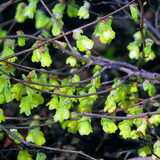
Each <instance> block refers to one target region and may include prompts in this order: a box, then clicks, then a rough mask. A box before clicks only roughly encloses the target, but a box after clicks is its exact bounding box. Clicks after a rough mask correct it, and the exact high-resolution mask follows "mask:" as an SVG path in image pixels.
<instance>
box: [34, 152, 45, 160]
mask: <svg viewBox="0 0 160 160" xmlns="http://www.w3.org/2000/svg"><path fill="white" fill-rule="evenodd" d="M46 158H47V156H46V154H45V153H41V152H39V153H37V157H36V160H46Z"/></svg>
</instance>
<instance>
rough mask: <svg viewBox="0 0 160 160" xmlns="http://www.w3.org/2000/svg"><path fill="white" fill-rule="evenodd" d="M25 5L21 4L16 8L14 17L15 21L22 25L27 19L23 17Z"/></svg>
mask: <svg viewBox="0 0 160 160" xmlns="http://www.w3.org/2000/svg"><path fill="white" fill-rule="evenodd" d="M25 7H26V4H25V3H24V2H21V3H19V4H18V6H17V8H16V15H15V19H16V21H17V22H19V23H23V22H24V21H25V19H26V18H27V17H26V16H25V15H24V10H25Z"/></svg>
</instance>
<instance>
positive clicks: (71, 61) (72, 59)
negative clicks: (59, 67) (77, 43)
mask: <svg viewBox="0 0 160 160" xmlns="http://www.w3.org/2000/svg"><path fill="white" fill-rule="evenodd" d="M66 64H70V65H71V66H72V67H75V66H76V65H77V59H76V58H75V57H72V56H70V57H68V58H67V59H66Z"/></svg>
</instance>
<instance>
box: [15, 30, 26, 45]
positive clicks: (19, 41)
mask: <svg viewBox="0 0 160 160" xmlns="http://www.w3.org/2000/svg"><path fill="white" fill-rule="evenodd" d="M17 35H24V32H23V31H22V30H19V31H17ZM25 41H26V38H23V37H18V45H19V46H20V47H22V46H25V43H26V42H25Z"/></svg>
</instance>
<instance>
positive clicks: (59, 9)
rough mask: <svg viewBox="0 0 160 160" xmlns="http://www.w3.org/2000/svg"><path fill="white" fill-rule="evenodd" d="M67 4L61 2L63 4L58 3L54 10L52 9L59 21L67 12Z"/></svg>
mask: <svg viewBox="0 0 160 160" xmlns="http://www.w3.org/2000/svg"><path fill="white" fill-rule="evenodd" d="M65 7H66V5H65V3H64V2H61V3H57V4H56V5H55V6H54V8H53V9H52V13H53V15H54V16H55V17H56V18H57V19H61V18H62V17H63V13H64V10H65Z"/></svg>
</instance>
